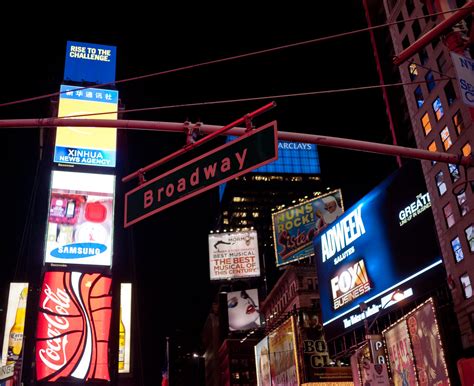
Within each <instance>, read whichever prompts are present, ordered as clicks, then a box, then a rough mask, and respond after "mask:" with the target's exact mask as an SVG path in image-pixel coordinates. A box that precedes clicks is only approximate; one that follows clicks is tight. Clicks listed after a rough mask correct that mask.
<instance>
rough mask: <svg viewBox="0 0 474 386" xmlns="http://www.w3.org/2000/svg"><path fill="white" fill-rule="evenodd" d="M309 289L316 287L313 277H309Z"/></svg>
mask: <svg viewBox="0 0 474 386" xmlns="http://www.w3.org/2000/svg"><path fill="white" fill-rule="evenodd" d="M308 289H309V290H312V289H314V286H313V279H308Z"/></svg>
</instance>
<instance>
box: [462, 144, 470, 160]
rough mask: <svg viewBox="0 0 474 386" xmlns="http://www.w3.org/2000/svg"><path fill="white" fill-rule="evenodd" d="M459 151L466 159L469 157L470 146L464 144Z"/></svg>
mask: <svg viewBox="0 0 474 386" xmlns="http://www.w3.org/2000/svg"><path fill="white" fill-rule="evenodd" d="M461 151H462V154H463V155H464V156H466V157H469V156H470V155H471V152H472V150H471V145H470V144H469V142H468V143H466V144H465V145H464V146H463V147H462V148H461Z"/></svg>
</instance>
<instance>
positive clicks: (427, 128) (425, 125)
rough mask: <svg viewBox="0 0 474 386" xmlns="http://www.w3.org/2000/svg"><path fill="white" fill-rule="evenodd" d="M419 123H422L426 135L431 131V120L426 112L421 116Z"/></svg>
mask: <svg viewBox="0 0 474 386" xmlns="http://www.w3.org/2000/svg"><path fill="white" fill-rule="evenodd" d="M421 124H422V125H423V131H424V132H425V135H428V134H429V133H430V131H431V122H430V117H429V115H428V113H424V114H423V116H422V117H421Z"/></svg>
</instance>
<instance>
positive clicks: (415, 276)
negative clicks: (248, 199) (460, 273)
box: [313, 163, 446, 338]
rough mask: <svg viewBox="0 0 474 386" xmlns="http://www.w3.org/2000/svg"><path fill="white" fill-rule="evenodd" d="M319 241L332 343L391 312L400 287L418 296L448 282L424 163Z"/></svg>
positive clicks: (405, 171) (379, 190)
mask: <svg viewBox="0 0 474 386" xmlns="http://www.w3.org/2000/svg"><path fill="white" fill-rule="evenodd" d="M313 244H314V253H315V256H316V257H315V260H316V271H317V273H318V278H319V291H320V299H321V311H322V319H323V326H324V331H325V334H326V338H331V337H335V336H338V335H340V334H342V333H347V332H348V331H350V330H351V329H354V328H356V327H359V326H362V325H363V320H364V318H366V317H368V318H369V319H373V318H374V317H375V315H377V314H379V313H380V312H382V313H383V312H388V311H389V309H390V307H391V306H392V305H394V304H395V303H396V302H393V301H390V299H391V294H392V293H393V292H394V291H395V290H399V291H401V292H402V293H403V295H404V296H403V297H404V298H408V297H411V298H412V299H414V298H415V297H417V296H421V294H423V293H425V292H426V291H429V290H431V289H433V288H434V286H436V285H437V283H438V282H439V280H442V279H443V278H445V277H446V272H445V271H444V267H443V264H442V258H441V252H440V250H439V247H438V244H437V237H436V233H435V227H434V220H433V214H432V213H431V204H430V199H429V195H428V193H427V192H426V186H425V182H424V177H423V174H422V171H421V167H420V165H419V163H408V164H406V165H405V166H404V167H403V168H401V169H399V170H398V171H396V172H395V173H393V174H392V175H391V176H390V177H388V178H387V179H386V180H385V181H384V182H383V183H382V184H380V185H379V186H377V187H376V188H375V189H373V190H372V191H371V192H370V193H369V194H367V195H366V196H365V197H364V198H363V199H362V200H360V201H359V202H357V203H356V204H355V205H354V206H353V207H352V208H350V209H348V210H346V212H345V213H344V215H342V216H341V217H340V218H338V219H337V221H335V222H334V223H333V224H331V225H330V226H329V227H327V229H326V230H325V231H324V232H322V233H320V234H319V235H318V236H317V237H316V238H315V239H314V242H313ZM361 302H365V303H366V304H367V307H368V308H367V311H366V312H362V311H361V310H360V308H359V304H360V303H361ZM379 315H380V314H379Z"/></svg>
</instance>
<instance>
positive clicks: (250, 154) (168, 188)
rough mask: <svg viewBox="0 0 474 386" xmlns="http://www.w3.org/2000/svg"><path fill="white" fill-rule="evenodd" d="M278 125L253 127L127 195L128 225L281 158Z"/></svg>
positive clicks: (126, 216) (126, 221)
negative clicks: (236, 137)
mask: <svg viewBox="0 0 474 386" xmlns="http://www.w3.org/2000/svg"><path fill="white" fill-rule="evenodd" d="M277 144H278V141H277V124H276V121H274V122H271V123H269V124H267V125H265V126H262V127H260V128H258V129H255V130H252V131H250V132H248V133H247V134H245V135H243V136H241V137H240V138H238V139H236V140H234V141H232V142H229V143H226V144H225V145H223V146H220V147H218V148H216V149H214V150H212V151H210V152H208V153H205V154H203V155H201V156H200V157H198V158H195V159H192V160H191V161H188V162H187V163H185V164H183V165H180V166H178V167H176V168H175V169H173V170H170V171H169V172H166V173H165V174H162V175H160V176H158V177H156V178H154V179H152V180H150V181H148V182H146V183H145V184H143V185H140V186H138V187H137V188H135V189H133V190H131V191H130V192H128V193H126V194H125V218H124V226H125V227H128V226H130V225H132V224H135V223H136V222H138V221H140V220H142V219H144V218H146V217H148V216H151V215H152V214H155V213H158V212H161V211H162V210H164V209H166V208H169V207H170V206H172V205H175V204H177V203H179V202H181V201H184V200H187V199H188V198H191V197H194V196H196V195H197V194H200V193H202V192H205V191H206V190H209V189H211V188H213V187H215V186H217V185H219V184H222V183H224V182H226V181H228V180H231V179H233V178H236V177H238V176H240V175H242V174H245V173H247V172H249V171H251V170H253V169H256V168H258V167H260V166H263V165H265V164H267V163H269V162H273V161H275V160H276V159H278V147H277Z"/></svg>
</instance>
